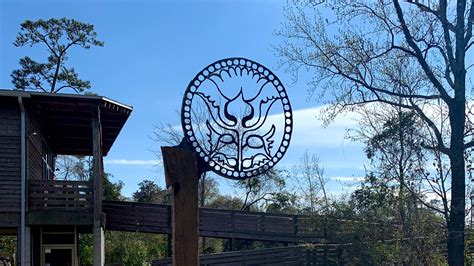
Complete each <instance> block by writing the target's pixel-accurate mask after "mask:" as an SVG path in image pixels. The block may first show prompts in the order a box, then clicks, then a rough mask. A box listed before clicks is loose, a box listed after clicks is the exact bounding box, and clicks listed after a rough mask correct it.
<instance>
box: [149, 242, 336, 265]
mask: <svg viewBox="0 0 474 266" xmlns="http://www.w3.org/2000/svg"><path fill="white" fill-rule="evenodd" d="M325 247H326V249H328V248H329V247H328V246H322V244H320V245H316V246H314V245H311V246H288V247H278V248H265V249H256V250H244V251H232V252H222V253H214V254H206V255H200V256H199V259H200V265H322V264H325V265H326V264H328V265H338V264H343V261H342V259H341V258H340V257H339V254H340V253H326V254H324V253H314V252H313V249H318V250H321V249H322V250H324V248H325ZM331 249H333V247H331ZM152 265H154V266H162V265H172V259H171V258H165V259H160V260H154V261H153V262H152Z"/></svg>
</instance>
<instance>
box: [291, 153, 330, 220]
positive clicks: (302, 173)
mask: <svg viewBox="0 0 474 266" xmlns="http://www.w3.org/2000/svg"><path fill="white" fill-rule="evenodd" d="M293 182H294V184H295V187H296V189H295V193H296V194H298V195H301V205H302V206H303V209H304V210H306V211H307V212H309V213H310V214H316V213H319V212H322V213H324V214H327V213H328V208H329V199H328V195H327V193H326V183H327V182H328V178H327V177H326V175H325V172H324V168H323V167H322V166H321V162H320V159H319V157H318V156H317V155H316V154H310V153H308V151H305V153H304V154H303V157H302V158H301V160H300V162H299V163H297V164H296V165H294V166H293ZM320 206H322V208H319V207H320Z"/></svg>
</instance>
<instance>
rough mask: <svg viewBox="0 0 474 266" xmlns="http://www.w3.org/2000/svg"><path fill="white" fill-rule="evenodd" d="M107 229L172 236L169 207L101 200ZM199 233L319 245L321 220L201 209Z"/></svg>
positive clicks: (218, 236)
mask: <svg viewBox="0 0 474 266" xmlns="http://www.w3.org/2000/svg"><path fill="white" fill-rule="evenodd" d="M102 206H103V212H104V213H105V214H106V217H107V219H106V228H107V229H109V230H124V231H132V232H133V231H136V232H147V233H161V234H169V233H171V206H170V205H165V204H146V203H136V202H118V201H104V203H103V205H102ZM199 234H200V235H201V236H206V237H217V238H236V239H254V240H268V241H281V242H320V241H321V239H322V238H324V226H323V221H322V220H321V219H315V218H314V217H309V216H303V215H286V214H272V213H262V212H242V211H234V210H225V209H212V208H200V209H199Z"/></svg>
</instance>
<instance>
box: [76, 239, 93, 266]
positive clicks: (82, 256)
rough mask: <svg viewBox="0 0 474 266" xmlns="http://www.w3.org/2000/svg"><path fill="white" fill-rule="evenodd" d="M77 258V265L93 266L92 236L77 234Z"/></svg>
mask: <svg viewBox="0 0 474 266" xmlns="http://www.w3.org/2000/svg"><path fill="white" fill-rule="evenodd" d="M77 244H78V249H79V251H78V256H79V265H81V266H91V265H93V254H94V253H93V252H94V249H93V240H92V234H79V239H78V243H77Z"/></svg>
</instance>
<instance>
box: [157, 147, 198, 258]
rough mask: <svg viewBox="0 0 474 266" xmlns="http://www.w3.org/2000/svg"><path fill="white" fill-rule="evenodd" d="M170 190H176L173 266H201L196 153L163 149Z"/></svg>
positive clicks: (175, 148)
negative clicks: (171, 188)
mask: <svg viewBox="0 0 474 266" xmlns="http://www.w3.org/2000/svg"><path fill="white" fill-rule="evenodd" d="M161 151H162V154H163V165H164V168H165V177H166V184H167V187H169V186H172V187H173V205H172V208H173V210H172V213H173V215H172V223H173V248H172V252H173V265H174V266H194V265H196V266H197V265H199V254H198V249H199V234H198V226H199V217H198V215H199V209H198V182H199V174H198V169H197V162H196V158H195V157H194V154H193V152H192V151H190V150H188V149H185V148H183V147H179V146H178V147H161Z"/></svg>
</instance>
